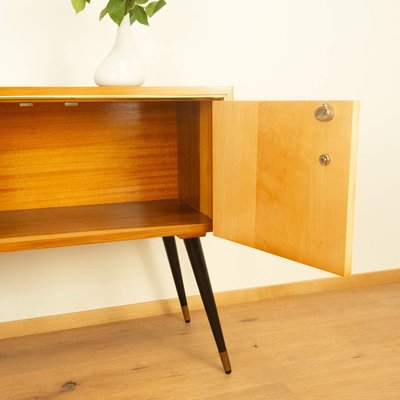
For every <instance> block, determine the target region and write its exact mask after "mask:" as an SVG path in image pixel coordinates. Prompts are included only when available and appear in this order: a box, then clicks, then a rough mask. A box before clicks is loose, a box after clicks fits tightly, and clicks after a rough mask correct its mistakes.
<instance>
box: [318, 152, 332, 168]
mask: <svg viewBox="0 0 400 400" xmlns="http://www.w3.org/2000/svg"><path fill="white" fill-rule="evenodd" d="M330 162H331V158H330V157H329V154H321V155H320V156H319V163H320V164H321V165H322V166H323V167H326V166H327V165H329V164H330Z"/></svg>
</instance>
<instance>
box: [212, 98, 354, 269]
mask: <svg viewBox="0 0 400 400" xmlns="http://www.w3.org/2000/svg"><path fill="white" fill-rule="evenodd" d="M323 103H324V102H317V101H276V102H270V101H266V102H264V101H262V102H239V101H228V102H222V101H221V102H214V103H213V196H214V198H213V225H214V228H213V230H214V235H216V236H219V237H222V238H225V239H228V240H232V241H234V242H237V243H241V244H244V245H247V246H251V247H254V248H256V249H260V250H264V251H267V252H269V253H272V254H276V255H278V256H281V257H285V258H288V259H290V260H294V261H298V262H300V263H303V264H307V265H311V266H313V267H317V268H319V269H323V270H325V271H329V272H333V273H335V274H338V275H347V274H349V273H350V271H351V250H352V235H353V208H354V191H355V161H356V160H355V159H356V138H357V124H358V109H359V105H358V102H353V101H331V102H325V103H327V104H329V106H330V107H331V109H330V113H329V115H328V116H327V115H326V112H325V110H324V108H320V107H321V105H322V104H323ZM316 110H318V111H319V112H320V114H319V119H317V117H316V115H315V111H316ZM317 114H318V112H317ZM332 114H333V115H334V116H333V118H332V119H331V120H321V119H329V118H330V116H331V115H332ZM321 116H322V117H321ZM324 117H326V118H324ZM324 164H325V165H324ZM326 164H327V165H326Z"/></svg>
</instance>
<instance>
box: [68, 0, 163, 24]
mask: <svg viewBox="0 0 400 400" xmlns="http://www.w3.org/2000/svg"><path fill="white" fill-rule="evenodd" d="M149 1H150V0H109V1H108V3H107V5H106V7H105V8H104V9H103V11H102V12H101V13H100V20H101V19H103V18H104V17H105V16H106V15H107V14H108V15H109V16H110V18H111V19H112V20H113V21H114V22H115V23H116V24H117V25H121V22H122V20H123V19H124V17H125V15H127V14H129V17H130V21H131V25H132V24H133V23H134V22H135V21H137V22H140V23H141V24H143V25H149V17H152V16H153V15H154V14H155V13H156V12H158V11H160V10H161V9H162V8H163V7H164V6H165V5H166V4H167V3H166V2H165V0H157V1H152V2H150V3H149ZM71 2H72V6H73V7H74V9H75V12H76V13H79V12H81V11H83V10H84V9H85V7H86V3H90V0H71Z"/></svg>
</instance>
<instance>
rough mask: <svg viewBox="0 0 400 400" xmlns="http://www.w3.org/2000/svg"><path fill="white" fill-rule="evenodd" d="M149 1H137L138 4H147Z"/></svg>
mask: <svg viewBox="0 0 400 400" xmlns="http://www.w3.org/2000/svg"><path fill="white" fill-rule="evenodd" d="M148 1H149V0H135V3H136V4H145V3H147V2H148Z"/></svg>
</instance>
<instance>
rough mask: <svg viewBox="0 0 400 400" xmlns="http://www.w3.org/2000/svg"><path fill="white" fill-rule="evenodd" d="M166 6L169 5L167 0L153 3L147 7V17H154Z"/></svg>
mask: <svg viewBox="0 0 400 400" xmlns="http://www.w3.org/2000/svg"><path fill="white" fill-rule="evenodd" d="M166 4H167V3H166V1H165V0H158V1H153V2H152V3H150V4H148V5H147V6H146V13H147V15H148V16H149V17H152V16H153V15H154V14H155V13H156V12H158V11H160V10H161V9H162V8H163V7H164V6H165V5H166Z"/></svg>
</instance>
